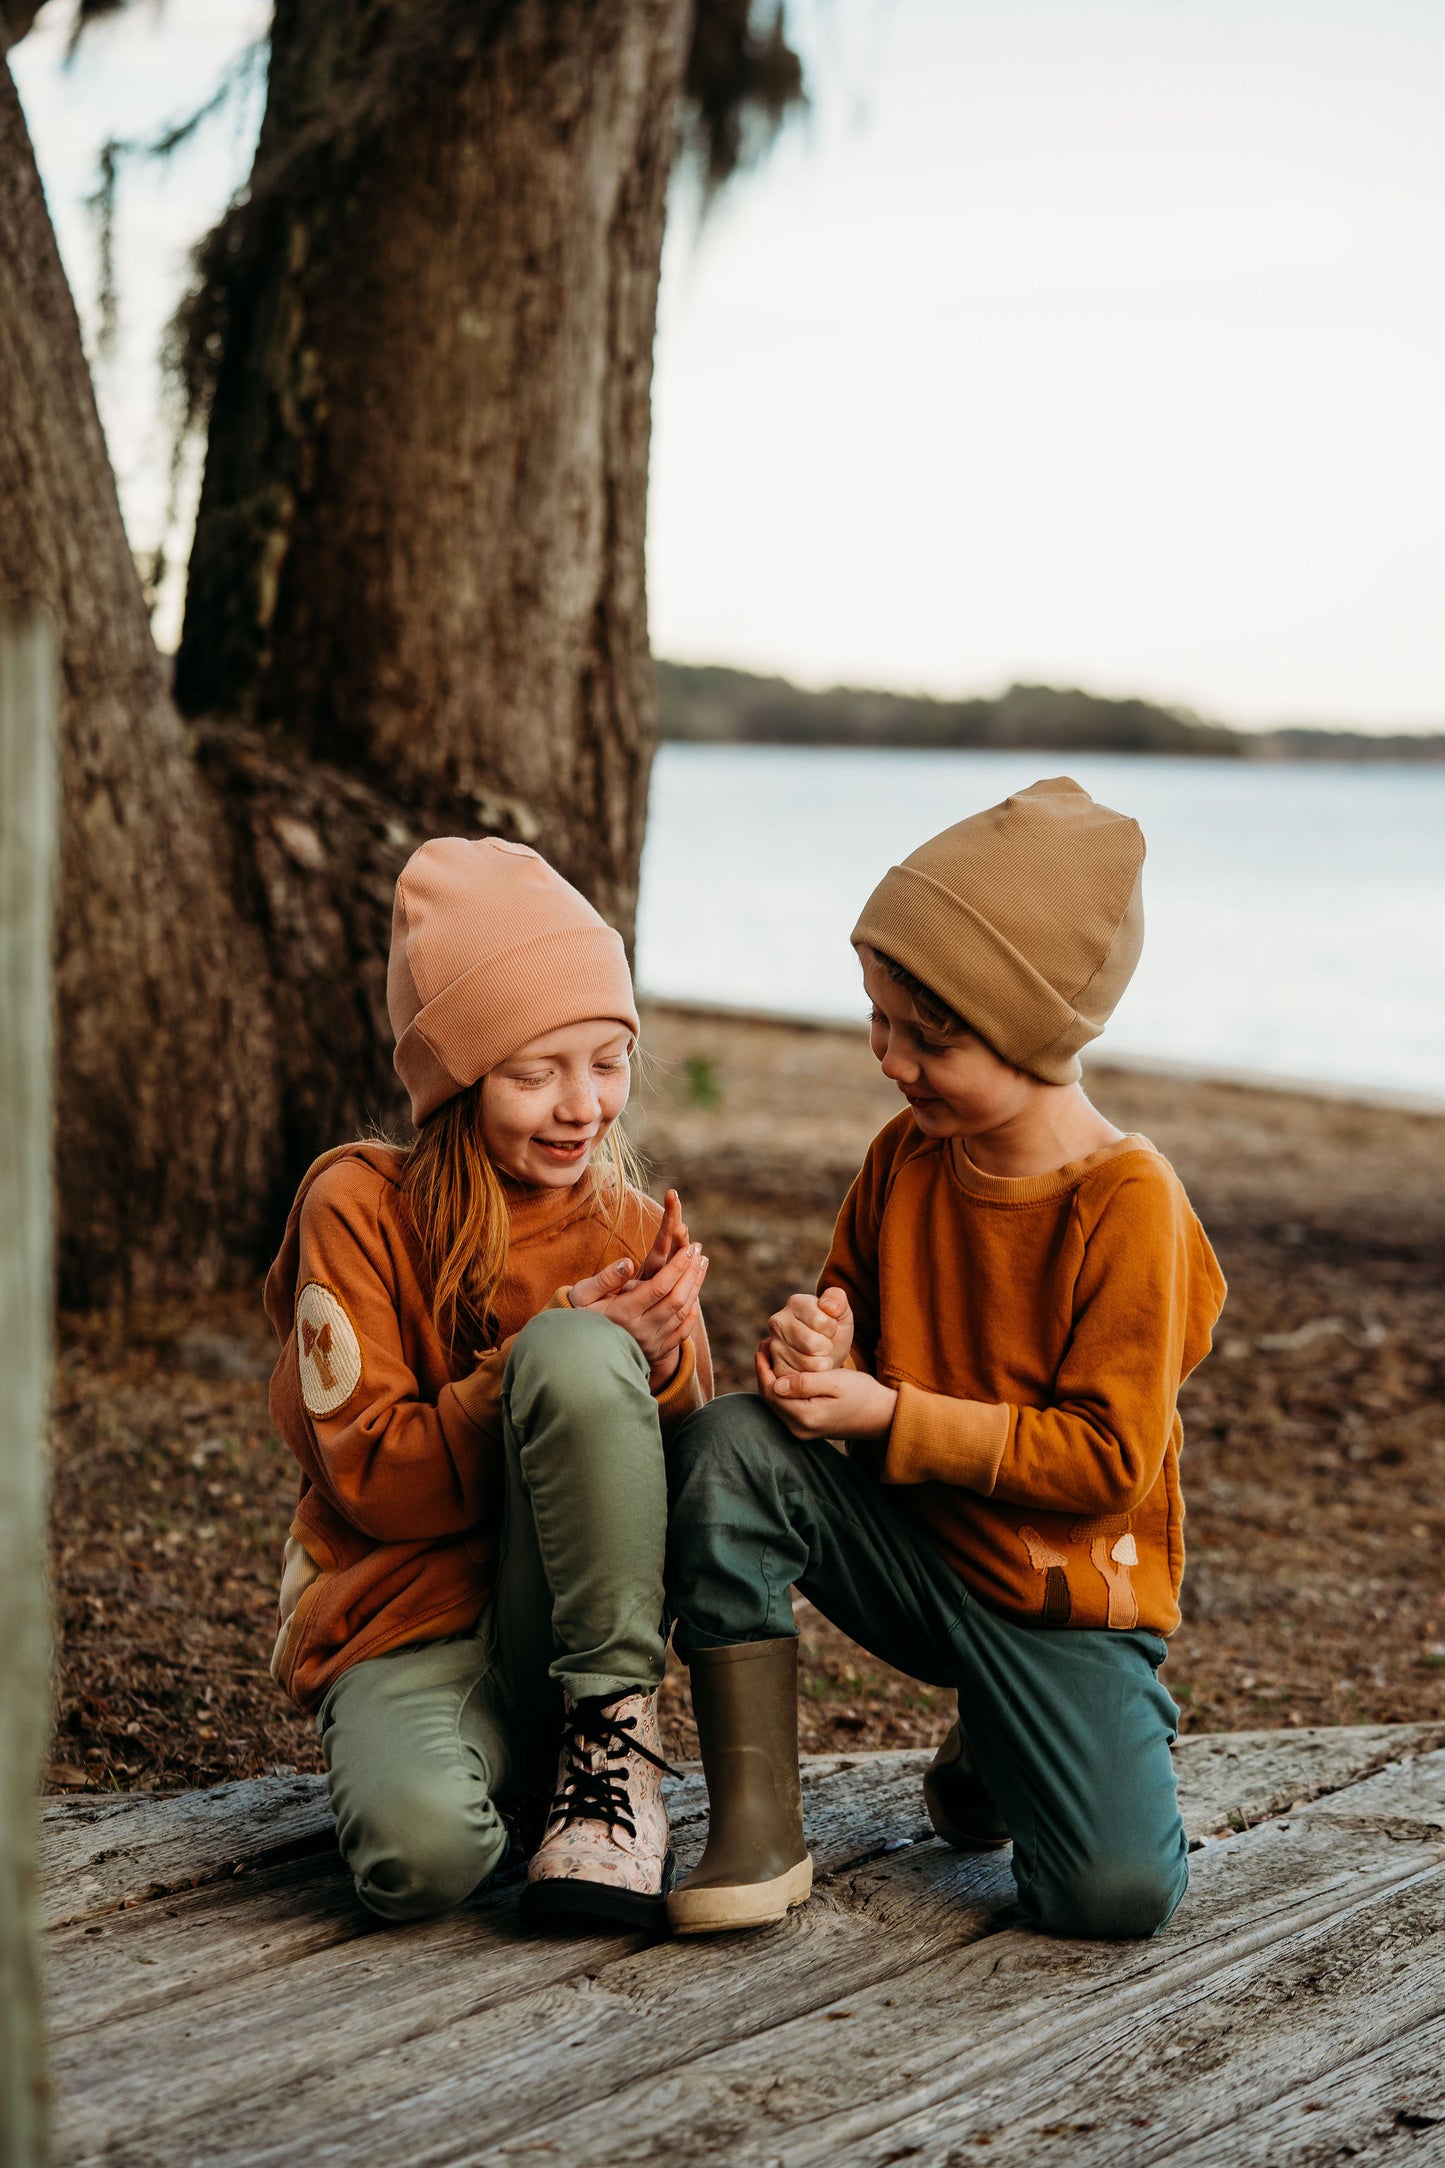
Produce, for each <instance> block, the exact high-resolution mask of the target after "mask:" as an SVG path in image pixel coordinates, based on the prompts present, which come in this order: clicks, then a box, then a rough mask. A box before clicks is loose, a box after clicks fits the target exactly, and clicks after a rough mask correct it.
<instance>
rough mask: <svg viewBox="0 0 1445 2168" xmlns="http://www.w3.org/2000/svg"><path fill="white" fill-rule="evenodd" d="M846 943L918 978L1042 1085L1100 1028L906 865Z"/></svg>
mask: <svg viewBox="0 0 1445 2168" xmlns="http://www.w3.org/2000/svg"><path fill="white" fill-rule="evenodd" d="M852 939H853V945H854V947H855V948H857V947H860V946H862V947H867V948H871V949H876V950H877V951H878V952H879V954H880V955H884V956H889V957H891V958H892V959H893V961H894V963H896V964H901V965H902V967H903V969H904V970H905V971H909V972H911V973H912V974H913V976H914V977H915V978H917V979H920V980H921V981H922V982H923V984H924V985H925V986H927V987H928V988H929V989H930V991H931V992H933V993H935V994H937V995H938V997H939V999H940V1000H942V1001H946V1002H947V1004H948V1006H949V1007H950V1008H951V1009H953V1010H955V1011H956V1012H957V1014H958V1015H959V1016H961V1017H962V1018H963V1020H964V1022H965V1023H966V1024H968V1025H969V1027H970V1028H971V1029H972V1030H974V1031H976V1032H978V1034H979V1036H980V1037H981V1038H983V1039H986V1040H987V1042H988V1044H989V1045H990V1046H991V1047H992V1048H993V1049H994V1052H995V1053H997V1054H1001V1055H1002V1056H1003V1059H1004V1060H1005V1061H1007V1062H1011V1063H1012V1064H1013V1066H1014V1067H1015V1068H1016V1069H1025V1070H1027V1071H1028V1072H1029V1074H1030V1075H1032V1076H1036V1077H1039V1078H1040V1079H1041V1080H1042V1081H1043V1082H1044V1083H1046V1084H1073V1083H1076V1082H1077V1081H1078V1079H1079V1076H1080V1075H1081V1073H1082V1072H1081V1069H1080V1065H1079V1058H1078V1057H1079V1050H1080V1048H1081V1047H1084V1046H1087V1045H1088V1044H1089V1041H1090V1040H1091V1039H1097V1038H1098V1037H1099V1035H1100V1032H1101V1031H1102V1029H1103V1026H1102V1025H1101V1024H1094V1023H1091V1022H1090V1021H1089V1019H1088V1018H1087V1017H1085V1016H1081V1015H1080V1014H1079V1012H1078V1010H1077V1009H1075V1008H1074V1007H1073V1006H1072V1004H1071V1003H1069V1002H1067V1001H1065V1000H1064V998H1063V996H1062V995H1061V994H1059V993H1057V992H1056V991H1055V989H1054V988H1053V987H1052V986H1050V985H1049V983H1048V981H1047V979H1045V978H1044V977H1043V976H1042V975H1041V974H1040V973H1039V972H1038V971H1036V970H1035V969H1034V966H1033V965H1032V964H1031V963H1030V962H1029V961H1028V959H1027V957H1025V956H1021V955H1020V954H1019V951H1018V950H1017V949H1016V948H1015V947H1014V946H1013V944H1012V942H1010V941H1009V940H1007V939H1006V938H1005V936H1004V935H1003V934H1001V933H1000V932H999V930H998V928H997V927H996V926H994V925H991V924H990V922H989V921H988V919H986V918H985V917H984V916H983V915H982V913H981V912H979V911H976V910H974V908H973V906H972V905H971V904H968V903H966V902H965V901H964V900H963V898H962V897H961V896H956V895H954V894H953V892H952V891H951V890H950V889H947V888H945V887H943V886H942V884H941V883H940V882H938V881H935V880H934V879H933V878H932V877H931V875H929V874H927V873H922V872H920V871H919V870H918V868H917V867H915V866H891V867H890V868H889V870H888V872H887V873H886V874H885V875H884V877H883V879H882V880H881V881H880V882H879V884H878V886H877V887H876V888H875V889H874V891H873V893H872V895H871V896H870V897H869V898H868V901H867V903H866V904H865V905H864V907H863V914H862V916H861V917H860V919H859V920H858V923H857V925H856V926H855V927H854V928H853V935H852Z"/></svg>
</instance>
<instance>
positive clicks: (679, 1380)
mask: <svg viewBox="0 0 1445 2168" xmlns="http://www.w3.org/2000/svg"><path fill="white" fill-rule="evenodd" d="M655 1397H656V1400H657V1416H658V1421H659V1422H660V1423H662V1425H663V1426H664V1428H666V1426H667V1425H668V1424H670V1423H677V1422H681V1420H682V1418H683V1416H684V1415H691V1413H692V1411H693V1409H694V1408H700V1407H701V1406H702V1393H701V1391H700V1390H699V1387H698V1382H697V1349H696V1348H695V1347H694V1346H693V1344H692V1341H691V1339H687V1340H684V1341H683V1343H682V1346H681V1347H680V1348H679V1350H678V1357H677V1368H676V1369H675V1370H674V1371H673V1373H672V1376H671V1377H670V1378H669V1379H668V1381H667V1383H666V1385H664V1386H663V1388H662V1391H661V1392H660V1393H658V1394H657V1395H656V1396H655Z"/></svg>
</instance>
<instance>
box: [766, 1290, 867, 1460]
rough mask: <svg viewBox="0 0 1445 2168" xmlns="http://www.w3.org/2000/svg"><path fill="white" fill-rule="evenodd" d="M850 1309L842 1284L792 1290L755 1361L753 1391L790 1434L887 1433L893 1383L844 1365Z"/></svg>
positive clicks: (850, 1335)
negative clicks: (814, 1290) (810, 1291)
mask: <svg viewBox="0 0 1445 2168" xmlns="http://www.w3.org/2000/svg"><path fill="white" fill-rule="evenodd" d="M852 1346H853V1312H852V1310H851V1309H850V1308H849V1306H848V1298H847V1296H846V1295H845V1294H844V1292H843V1290H842V1288H841V1287H828V1288H825V1289H824V1290H823V1293H822V1294H821V1295H789V1297H788V1299H787V1301H786V1302H785V1303H784V1304H783V1307H782V1309H781V1310H778V1311H776V1312H775V1313H774V1315H773V1316H772V1317H770V1318H769V1319H768V1335H767V1338H766V1339H765V1340H763V1341H762V1342H761V1343H760V1345H759V1347H758V1351H757V1354H756V1355H755V1357H754V1358H753V1360H754V1363H755V1365H756V1368H757V1373H758V1391H759V1392H760V1393H761V1394H762V1396H763V1398H764V1400H766V1402H767V1403H768V1406H769V1407H770V1408H771V1409H772V1410H773V1413H774V1414H775V1415H776V1416H777V1417H778V1418H779V1420H780V1421H781V1422H784V1423H786V1425H787V1427H788V1429H789V1430H790V1431H791V1432H792V1433H793V1436H794V1437H795V1438H886V1437H887V1435H888V1432H889V1429H890V1427H891V1426H892V1422H893V1414H894V1410H895V1409H896V1408H897V1406H898V1395H897V1393H896V1392H894V1391H893V1389H892V1387H891V1386H888V1385H883V1384H880V1382H879V1380H878V1379H877V1378H875V1377H871V1376H870V1375H869V1373H868V1372H867V1371H866V1370H850V1369H847V1368H845V1365H846V1363H847V1361H848V1355H849V1352H850V1350H851V1349H852Z"/></svg>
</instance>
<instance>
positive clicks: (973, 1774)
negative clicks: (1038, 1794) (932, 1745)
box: [923, 1719, 1009, 1852]
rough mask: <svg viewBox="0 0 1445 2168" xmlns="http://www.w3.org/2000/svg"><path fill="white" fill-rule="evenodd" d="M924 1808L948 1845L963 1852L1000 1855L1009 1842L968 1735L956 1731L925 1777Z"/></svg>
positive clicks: (960, 1727) (956, 1726)
mask: <svg viewBox="0 0 1445 2168" xmlns="http://www.w3.org/2000/svg"><path fill="white" fill-rule="evenodd" d="M923 1804H924V1805H925V1806H926V1807H927V1809H928V1819H929V1821H930V1822H932V1824H933V1826H934V1829H935V1830H936V1831H937V1833H938V1835H939V1836H940V1837H942V1839H943V1841H944V1843H945V1844H951V1845H952V1846H953V1847H954V1849H955V1850H956V1851H959V1852H996V1851H998V1849H999V1848H1000V1846H1001V1845H1005V1844H1007V1843H1008V1841H1009V1832H1008V1825H1007V1824H1006V1823H1005V1821H1004V1819H1003V1816H1002V1815H1001V1814H1000V1813H999V1811H998V1808H997V1807H996V1806H995V1805H994V1803H993V1800H992V1799H991V1797H990V1796H989V1790H988V1786H987V1785H986V1784H985V1783H984V1781H983V1778H982V1777H981V1776H980V1775H979V1773H978V1764H977V1762H976V1761H975V1760H974V1758H973V1748H972V1747H971V1746H970V1745H969V1743H968V1733H967V1732H966V1731H965V1730H964V1728H963V1725H962V1724H961V1723H960V1722H959V1721H958V1720H957V1719H955V1721H954V1725H953V1729H952V1730H951V1731H950V1732H949V1734H948V1737H947V1738H946V1739H945V1740H944V1742H943V1744H942V1746H941V1747H940V1748H939V1750H938V1752H937V1753H936V1754H935V1755H934V1757H933V1759H932V1761H931V1762H930V1763H929V1765H928V1767H927V1769H926V1770H925V1771H924V1773H923Z"/></svg>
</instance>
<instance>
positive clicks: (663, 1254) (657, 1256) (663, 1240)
mask: <svg viewBox="0 0 1445 2168" xmlns="http://www.w3.org/2000/svg"><path fill="white" fill-rule="evenodd" d="M686 1248H687V1223H686V1222H685V1220H684V1219H683V1216H682V1199H681V1198H680V1197H679V1196H678V1194H677V1191H676V1190H675V1189H670V1190H669V1191H668V1193H667V1195H666V1196H665V1197H664V1198H663V1200H662V1218H661V1220H660V1221H659V1223H658V1229H657V1236H656V1239H655V1240H654V1242H653V1245H652V1248H651V1249H650V1250H649V1251H648V1253H647V1255H646V1256H645V1257H644V1258H643V1260H642V1265H641V1269H640V1270H639V1272H638V1275H637V1276H638V1278H639V1279H640V1280H650V1279H651V1278H652V1276H653V1274H654V1273H655V1272H660V1271H661V1270H662V1267H663V1266H664V1265H665V1264H666V1263H667V1261H668V1259H669V1258H670V1257H675V1256H676V1255H677V1252H678V1251H679V1250H684V1249H686Z"/></svg>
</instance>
